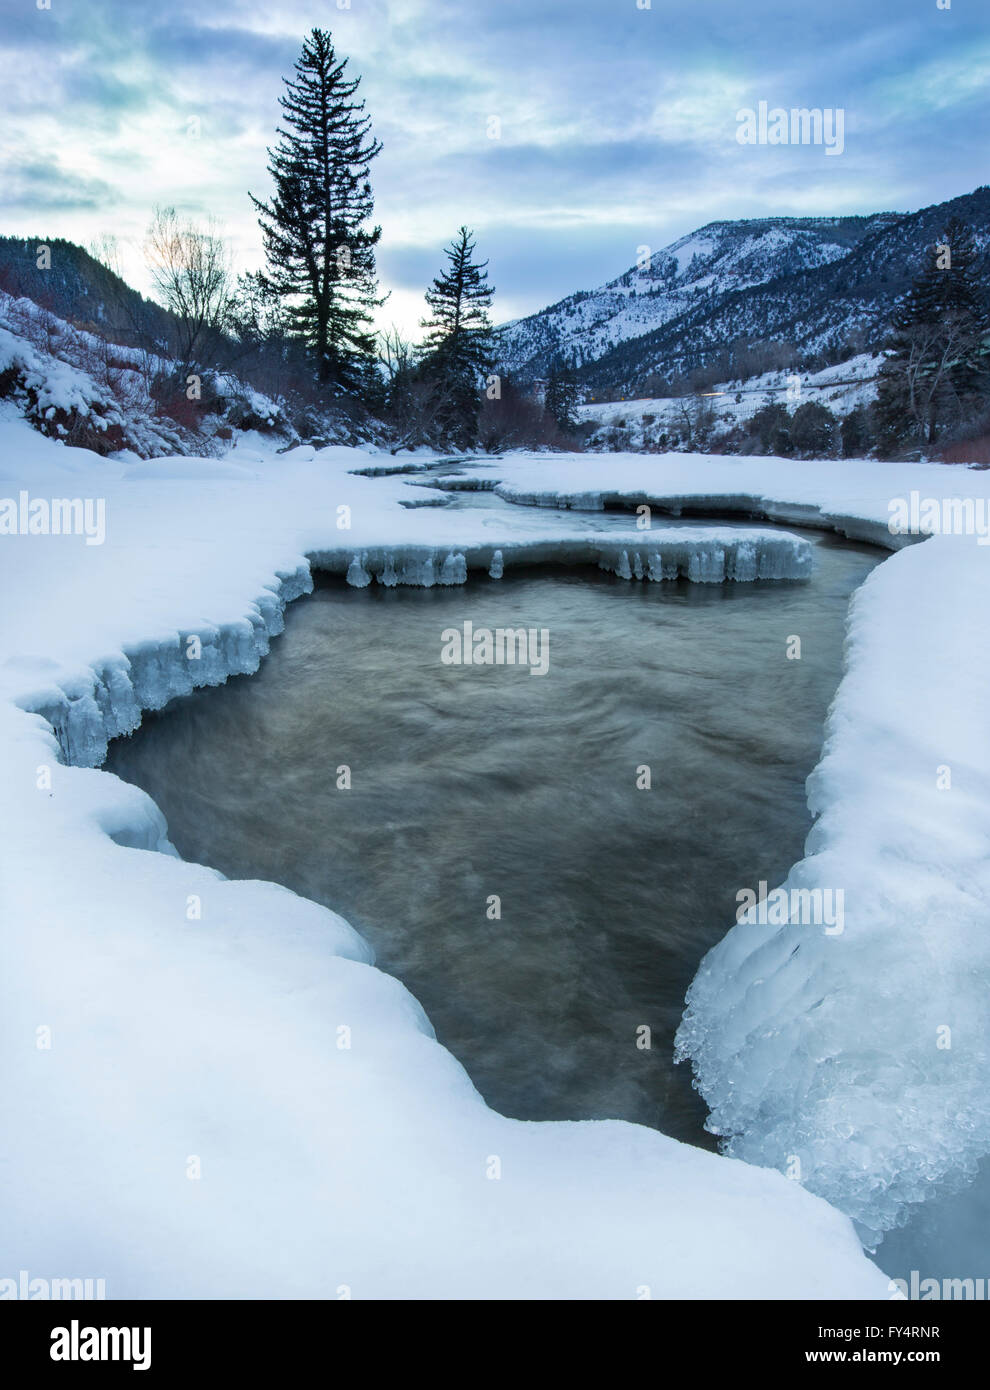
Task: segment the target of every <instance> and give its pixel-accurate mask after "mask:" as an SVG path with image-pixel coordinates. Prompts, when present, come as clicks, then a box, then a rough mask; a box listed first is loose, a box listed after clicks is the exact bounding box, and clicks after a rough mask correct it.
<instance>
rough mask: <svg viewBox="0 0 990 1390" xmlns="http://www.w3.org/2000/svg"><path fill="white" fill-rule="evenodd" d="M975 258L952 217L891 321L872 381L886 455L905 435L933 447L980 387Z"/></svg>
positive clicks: (981, 328)
mask: <svg viewBox="0 0 990 1390" xmlns="http://www.w3.org/2000/svg"><path fill="white" fill-rule="evenodd" d="M976 259H977V256H976V247H975V244H974V241H973V237H972V235H971V233H970V231H969V229H968V228H967V227H966V226H965V225H964V224H963V223H962V222H960V221H959V220H958V218H955V217H953V218H952V219H951V220H950V221H949V223H948V225H947V226H946V228H945V230H944V232H943V233H942V236H941V238H940V239H939V241H938V242H937V243H936V244H935V245H933V246H930V247H929V248H928V251H927V253H926V257H925V264H924V268H923V270H922V273H921V275H920V276H919V277H918V278H917V279H916V280H915V282H914V284H913V285H912V287H911V289H910V290H909V292H908V294H907V295H906V297H905V298H904V300H903V301H902V303H901V304H900V305H899V306H898V308H897V310H896V312H895V314H894V316H893V322H892V329H893V331H892V334H891V337H890V339H889V341H888V343H887V359H886V361H885V362H884V365H883V367H882V368H881V371H880V377H879V381H878V383H877V410H876V413H877V420H878V424H879V427H880V430H881V433H882V435H883V437H884V444H885V447H886V449H887V450H889V449H890V448H891V446H892V445H894V444H896V442H897V441H898V440H900V439H903V438H905V437H907V436H908V435H911V434H913V435H914V436H916V437H918V438H920V439H922V440H923V441H924V442H925V443H927V444H933V443H934V442H935V440H936V438H937V437H938V433H939V430H940V429H941V428H942V427H943V426H944V425H945V424H947V423H949V422H951V421H953V420H955V419H959V418H960V417H962V416H964V415H965V414H966V413H967V411H968V410H970V409H971V408H972V407H973V405H974V403H975V402H976V400H977V398H978V396H979V393H980V391H981V390H982V389H985V381H986V375H985V374H986V365H985V364H986V353H985V348H984V344H983V339H984V335H985V331H986V323H987V317H986V306H985V304H984V301H983V297H982V295H981V293H980V290H979V287H978V284H977V279H976Z"/></svg>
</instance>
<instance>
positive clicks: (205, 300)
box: [144, 207, 233, 367]
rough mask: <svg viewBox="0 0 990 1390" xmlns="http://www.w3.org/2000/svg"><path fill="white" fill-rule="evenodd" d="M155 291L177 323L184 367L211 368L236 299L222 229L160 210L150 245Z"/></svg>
mask: <svg viewBox="0 0 990 1390" xmlns="http://www.w3.org/2000/svg"><path fill="white" fill-rule="evenodd" d="M144 253H145V259H146V261H147V263H148V268H149V269H150V271H151V275H152V279H153V280H154V283H155V287H156V289H157V290H158V292H159V294H160V295H161V296H162V299H163V300H164V302H165V306H166V308H167V309H169V310H170V311H171V313H172V314H173V315H174V317H175V319H176V323H177V341H176V355H177V356H178V358H179V360H180V361H181V363H182V365H183V366H184V367H195V366H202V365H205V364H204V363H203V360H202V359H203V357H204V354H206V353H208V352H209V350H210V348H211V347H213V346H215V345H216V344H217V342H218V340H219V339H220V337H221V336H222V334H223V331H224V329H225V327H226V325H227V320H228V315H229V311H230V303H231V297H232V294H233V278H232V268H231V256H230V249H229V247H228V245H227V241H226V238H225V237H224V236H223V235H222V234H221V232H220V229H219V224H218V223H217V222H215V221H214V220H212V219H211V220H210V221H208V222H206V223H205V224H203V225H202V226H200V225H197V223H195V222H193V221H192V220H190V219H186V220H181V219H180V218H179V215H178V213H177V212H176V210H175V208H173V207H156V209H155V215H154V218H153V220H152V223H151V226H150V227H149V228H148V234H147V236H146V238H145V242H144Z"/></svg>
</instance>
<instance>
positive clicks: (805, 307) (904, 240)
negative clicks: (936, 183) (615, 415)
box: [499, 187, 990, 394]
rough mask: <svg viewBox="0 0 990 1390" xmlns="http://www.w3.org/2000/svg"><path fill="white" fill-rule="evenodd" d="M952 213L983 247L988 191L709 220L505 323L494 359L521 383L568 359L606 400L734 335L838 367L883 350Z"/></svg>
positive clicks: (989, 216)
mask: <svg viewBox="0 0 990 1390" xmlns="http://www.w3.org/2000/svg"><path fill="white" fill-rule="evenodd" d="M953 215H955V216H957V217H959V218H961V219H962V220H963V221H964V222H966V223H967V224H968V225H969V226H970V227H971V228H972V229H973V232H974V234H975V235H976V238H977V241H978V243H979V245H980V246H981V249H982V250H983V252H984V255H986V252H987V247H988V245H990V188H985V187H984V188H979V189H977V190H976V191H975V192H974V193H970V194H967V195H965V196H964V197H961V198H955V199H952V200H951V201H950V202H948V203H940V204H937V205H935V206H933V207H930V208H924V209H922V210H921V211H920V212H916V213H909V214H901V213H893V212H883V213H876V214H874V215H872V216H869V217H773V218H765V219H759V220H747V221H738V222H711V223H709V224H708V225H707V226H705V227H702V228H700V230H698V231H696V232H693V233H691V235H689V236H686V237H682V238H681V239H680V240H679V241H675V242H674V243H673V245H671V246H668V247H666V248H665V249H664V250H661V251H656V252H654V253H653V254H652V255H651V256H649V257H648V258H647V257H645V256H644V258H643V263H642V265H635V266H633V267H631V268H630V269H629V270H627V271H626V272H625V273H624V274H623V275H620V276H619V277H618V278H617V279H615V280H612V281H610V282H609V283H608V284H607V285H604V286H602V288H601V289H598V290H593V291H590V292H588V291H579V292H578V293H576V294H573V295H570V296H569V297H568V298H567V299H563V300H561V301H560V302H559V303H558V304H554V305H551V307H550V308H548V309H544V310H542V311H541V312H540V313H538V314H532V315H530V316H529V317H528V318H525V319H517V320H515V321H514V322H512V323H509V324H506V325H504V326H503V327H502V328H501V329H500V330H499V341H500V349H501V355H502V361H503V363H504V365H505V367H506V368H508V369H510V370H512V371H513V372H514V373H516V374H517V375H518V376H519V377H520V378H523V379H527V378H529V379H531V378H533V377H539V376H544V375H545V374H546V372H547V371H548V370H549V367H550V365H551V363H552V362H553V361H554V359H555V358H571V359H573V360H574V362H575V363H576V365H577V366H578V369H579V376H580V379H581V381H582V384H583V385H585V386H587V387H589V388H592V389H597V390H600V391H611V392H613V393H614V394H641V393H642V389H643V387H644V385H645V384H646V383H647V382H648V380H649V378H650V377H651V376H653V375H655V374H659V375H661V376H670V375H673V374H678V373H683V372H686V371H690V370H692V369H694V368H696V367H700V366H707V365H710V364H712V363H715V362H718V361H719V360H720V359H723V358H725V357H726V355H727V354H728V352H729V351H730V350H731V349H732V348H733V346H734V345H735V344H737V343H740V342H742V343H745V344H747V345H749V344H752V343H754V342H759V341H768V340H773V341H781V342H787V343H790V344H793V346H794V348H795V349H796V350H797V352H796V358H797V360H799V361H800V362H801V363H802V364H803V365H807V366H809V367H810V366H816V367H820V366H823V365H825V364H826V362H827V361H840V360H843V359H844V358H845V357H851V356H853V355H854V354H855V353H858V352H863V351H864V350H869V349H872V348H876V347H877V346H879V343H880V341H881V339H882V337H883V334H884V331H885V327H886V324H887V322H888V319H889V316H890V311H891V309H892V307H893V305H894V303H895V302H896V300H897V299H898V298H899V297H900V296H901V295H902V294H903V293H904V292H905V290H906V289H907V288H908V286H909V285H910V283H911V280H912V279H913V277H914V275H915V274H916V273H917V271H918V269H919V267H920V264H921V261H922V258H923V255H924V252H925V248H926V246H928V245H930V244H931V243H932V242H933V241H934V240H936V239H937V237H938V235H939V232H940V231H941V229H942V227H943V226H944V225H945V223H946V222H947V221H948V219H949V217H951V216H953ZM726 365H728V364H727V363H726ZM728 374H729V373H727V375H728Z"/></svg>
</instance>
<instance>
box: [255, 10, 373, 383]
mask: <svg viewBox="0 0 990 1390" xmlns="http://www.w3.org/2000/svg"><path fill="white" fill-rule="evenodd" d="M346 68H347V59H346V58H342V59H338V58H337V55H336V53H335V52H334V47H333V42H332V40H331V37H330V34H329V33H328V32H327V31H326V30H324V29H314V30H313V31H312V33H311V34H310V35H309V37H308V38H307V39H306V40H305V41H304V43H303V49H302V56H301V57H300V59H299V60H298V62H297V63H296V65H295V77H294V78H286V79H285V87H286V92H285V95H283V96H282V97H280V98H279V102H280V105H281V107H282V111H283V120H284V128H283V127H282V126H280V127H279V130H278V136H279V142H278V145H277V146H276V148H275V149H273V150H269V151H268V155H269V164H268V170H269V173H270V174H271V176H272V180H273V182H274V185H275V191H274V194H273V196H272V198H271V199H270V200H269V201H267V202H262V201H261V200H260V199H258V198H255V197H254V196H253V195H251V201H252V202H253V203H254V205H255V207H256V208H257V210H258V221H259V224H260V226H261V229H262V233H263V236H264V246H265V256H266V259H267V263H268V266H267V271H266V273H265V274H264V276H263V280H264V283H265V284H266V286H267V287H268V288H269V289H270V290H272V291H273V292H274V293H276V294H278V295H279V296H281V297H283V298H285V299H286V300H287V301H288V303H289V316H290V319H291V322H292V325H293V327H294V330H295V332H296V333H297V334H298V335H299V336H300V337H302V338H303V340H304V341H305V342H306V344H307V347H308V348H309V351H310V353H311V356H312V359H313V362H314V366H315V369H316V375H317V380H318V381H320V382H321V383H323V384H328V385H331V386H333V387H335V388H336V389H337V390H339V391H350V392H355V391H356V392H360V391H361V390H362V388H363V387H364V385H365V384H366V382H367V380H368V376H369V374H370V373H371V372H372V371H373V370H374V361H375V339H374V334H373V333H372V332H371V331H370V326H371V321H372V316H373V311H374V309H375V308H377V306H378V305H379V304H380V303H382V302H383V301H382V300H381V299H379V298H378V297H377V282H376V279H375V246H376V245H377V243H378V240H379V238H380V236H381V228H380V227H370V226H369V225H368V223H369V220H370V218H371V216H372V213H373V211H374V197H373V195H372V191H371V183H370V181H369V170H370V165H371V162H372V160H373V159H374V158H375V157H376V156H377V155H378V154H379V152H380V150H381V145H380V144H379V142H378V141H377V140H375V139H373V138H372V136H371V134H370V131H371V118H370V117H369V116H367V115H365V114H364V102H363V101H356V100H355V99H354V98H355V94H356V92H357V89H358V85H359V83H360V80H361V79H360V78H358V77H355V78H353V79H352V78H349V77H348V76H347V74H346Z"/></svg>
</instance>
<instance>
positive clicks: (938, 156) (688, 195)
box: [0, 0, 990, 336]
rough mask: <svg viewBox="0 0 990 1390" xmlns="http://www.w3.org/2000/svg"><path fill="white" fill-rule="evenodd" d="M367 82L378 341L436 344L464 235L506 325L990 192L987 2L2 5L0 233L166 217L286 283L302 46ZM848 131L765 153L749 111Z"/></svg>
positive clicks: (125, 228) (89, 230) (81, 233)
mask: <svg viewBox="0 0 990 1390" xmlns="http://www.w3.org/2000/svg"><path fill="white" fill-rule="evenodd" d="M314 25H319V26H320V27H322V28H326V29H329V30H330V31H331V33H332V35H333V40H334V43H335V46H336V48H337V51H338V54H339V55H340V56H347V57H348V58H349V69H348V71H349V72H351V73H352V74H355V75H360V76H361V78H362V82H361V88H360V94H361V95H362V96H363V97H364V98H365V100H366V102H367V109H368V112H369V114H370V115H371V117H372V121H373V126H374V132H375V135H376V136H377V137H378V138H379V139H380V140H381V141H382V143H383V147H384V148H383V152H382V154H381V156H380V157H379V158H378V160H377V161H376V162H375V165H374V167H373V184H374V188H375V194H376V211H375V217H376V221H378V222H380V224H381V226H382V229H383V233H382V240H381V243H380V247H379V257H378V264H379V272H380V277H381V281H382V286H383V288H385V289H387V290H389V291H390V298H389V301H388V303H387V304H386V306H385V307H384V308H383V310H382V311H381V314H380V319H381V324H382V326H387V325H389V324H392V323H394V324H396V325H398V326H399V327H400V328H401V329H402V330H403V331H404V332H405V333H407V334H410V335H412V336H415V332H416V325H417V323H418V320H419V318H420V317H421V316H422V313H423V310H424V305H423V299H422V295H423V289H424V288H425V286H426V285H427V284H428V283H429V281H430V280H431V279H432V277H433V276H434V275H435V274H436V273H437V271H438V270H439V269H440V268H441V267H442V265H443V262H444V257H443V248H444V246H445V244H446V243H447V242H449V240H450V239H451V237H452V236H453V234H454V232H455V231H456V229H457V228H458V227H459V226H460V225H461V224H462V223H466V224H467V225H468V226H470V227H471V228H473V229H474V231H475V233H476V236H477V243H478V254H479V256H480V257H482V258H487V259H488V261H489V273H490V278H491V281H492V284H493V285H494V286H495V289H496V296H495V305H494V317H495V320H496V321H497V322H501V321H505V320H508V319H512V318H515V317H518V316H520V315H523V314H527V313H532V312H534V311H536V310H538V309H540V308H543V307H544V306H546V305H548V304H551V303H553V302H555V301H556V300H558V299H561V298H562V297H564V296H565V295H567V294H569V293H571V292H573V291H574V290H577V289H594V288H596V287H597V286H598V285H600V284H603V283H604V282H606V281H608V280H610V279H612V278H614V277H615V276H617V275H619V274H621V273H622V272H623V271H624V270H626V269H627V268H628V267H629V266H630V265H632V264H633V263H634V262H635V261H636V259H637V257H638V256H639V255H640V254H641V248H642V247H649V248H650V249H651V250H653V251H655V250H659V249H660V248H662V247H663V246H666V245H668V244H669V243H670V242H672V241H674V240H675V239H677V238H678V237H680V236H683V235H685V234H687V233H689V232H691V231H693V230H694V229H696V228H698V227H700V226H703V225H704V224H705V223H706V222H710V221H714V220H718V219H730V218H740V217H768V216H807V215H813V214H822V215H836V214H843V215H845V214H853V213H869V212H877V211H887V210H893V211H904V212H908V211H913V210H915V209H917V208H919V207H924V206H927V205H929V204H931V203H935V202H940V201H942V200H943V199H946V198H950V197H953V196H956V195H957V194H960V193H966V192H969V191H971V190H972V189H973V188H975V187H977V186H979V185H981V184H984V183H988V182H990V142H988V139H987V136H988V133H990V5H988V4H987V0H948V5H947V7H946V0H941V3H940V0H793V3H783V2H782V0H319V2H318V3H317V2H316V0H285V2H284V3H282V2H280V0H0V76H2V81H0V131H2V134H0V141H2V146H0V232H2V233H5V234H8V235H9V234H23V235H25V236H31V237H34V236H38V237H42V238H43V237H56V236H63V237H67V238H70V239H71V240H74V241H78V242H81V243H82V244H84V245H90V244H91V243H92V242H93V241H94V240H95V239H97V238H99V237H100V236H101V235H102V234H104V233H111V234H113V235H115V236H116V237H117V239H118V243H119V246H120V249H121V266H122V270H123V273H124V275H125V278H127V279H128V280H129V281H130V282H131V283H132V284H136V285H137V286H138V287H139V288H140V289H142V290H144V291H146V292H147V291H148V289H149V287H150V286H149V280H148V276H147V271H146V268H145V265H144V261H143V255H142V252H141V244H142V238H143V235H144V232H145V229H146V227H147V224H148V221H149V218H150V216H151V213H152V210H153V208H154V205H155V204H156V203H161V204H171V205H174V206H175V207H176V208H177V209H178V210H179V211H180V213H183V214H186V215H189V216H191V217H194V218H205V217H207V216H214V217H217V218H219V219H220V220H221V222H222V224H223V227H224V230H225V232H226V234H227V235H228V236H229V238H230V241H231V245H232V248H233V252H234V255H235V262H236V265H237V267H238V269H243V270H247V269H255V268H257V267H259V266H260V265H261V263H262V251H261V238H260V234H259V231H258V227H257V223H256V219H255V216H254V213H253V210H252V207H251V204H250V201H249V199H248V196H247V195H248V190H249V189H250V191H251V192H252V193H254V194H256V195H257V196H259V197H266V196H267V195H268V193H269V192H270V182H269V179H268V175H267V168H266V166H267V155H266V147H267V146H269V145H271V144H273V143H274V142H275V138H276V137H275V132H276V127H277V124H278V120H279V108H278V97H279V94H280V92H281V91H282V90H283V87H282V79H283V76H284V75H288V74H291V71H292V65H293V63H294V62H295V60H296V58H297V57H298V56H299V52H300V48H301V44H302V39H303V37H304V35H305V34H306V33H307V32H308V31H309V30H310V29H312V28H313V27H314ZM761 101H766V102H767V103H768V107H770V108H773V107H783V108H785V109H790V108H791V107H804V108H811V109H821V110H823V111H824V110H831V111H837V110H841V111H842V113H843V118H842V119H843V125H844V141H843V148H842V150H841V153H836V154H834V155H830V154H829V153H827V152H826V149H825V148H824V147H823V146H822V145H818V146H816V145H802V144H788V145H769V144H750V145H744V144H741V143H740V142H739V140H738V139H737V132H738V131H739V130H740V129H741V126H740V123H739V120H738V113H739V112H740V111H742V110H744V109H746V108H750V109H752V110H754V111H755V110H757V108H758V104H759V103H760V102H761Z"/></svg>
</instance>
